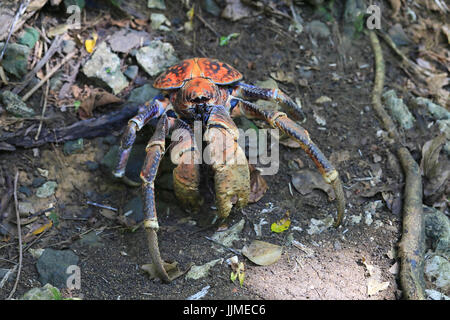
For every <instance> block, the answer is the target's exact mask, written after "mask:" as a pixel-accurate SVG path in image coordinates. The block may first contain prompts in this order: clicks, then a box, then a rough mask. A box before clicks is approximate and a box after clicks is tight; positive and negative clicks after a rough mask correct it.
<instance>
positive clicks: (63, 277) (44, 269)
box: [36, 248, 79, 289]
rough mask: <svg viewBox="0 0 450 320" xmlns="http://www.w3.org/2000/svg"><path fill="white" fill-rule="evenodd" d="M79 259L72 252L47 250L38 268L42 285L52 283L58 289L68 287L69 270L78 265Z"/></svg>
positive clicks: (37, 264)
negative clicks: (70, 267)
mask: <svg viewBox="0 0 450 320" xmlns="http://www.w3.org/2000/svg"><path fill="white" fill-rule="evenodd" d="M78 261H79V258H78V256H77V255H76V254H75V253H74V252H73V251H71V250H54V249H50V248H47V249H45V250H44V252H43V253H42V255H41V256H40V257H39V259H38V261H37V263H36V268H37V271H38V273H39V281H40V282H41V283H50V284H51V285H53V286H55V287H57V288H60V289H62V288H66V287H67V278H68V277H69V276H70V274H68V273H67V272H66V271H67V268H68V267H69V266H72V265H75V266H76V265H78Z"/></svg>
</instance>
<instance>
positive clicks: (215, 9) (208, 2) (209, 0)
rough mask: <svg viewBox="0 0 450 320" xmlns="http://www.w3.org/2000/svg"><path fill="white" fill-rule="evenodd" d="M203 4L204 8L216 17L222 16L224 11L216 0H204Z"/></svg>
mask: <svg viewBox="0 0 450 320" xmlns="http://www.w3.org/2000/svg"><path fill="white" fill-rule="evenodd" d="M201 6H202V9H203V10H205V11H206V12H208V13H209V14H212V15H213V16H215V17H218V16H220V12H221V11H222V10H221V9H220V7H219V6H218V5H217V3H216V2H215V1H214V0H202V2H201Z"/></svg>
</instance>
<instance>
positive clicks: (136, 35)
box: [108, 29, 150, 53]
mask: <svg viewBox="0 0 450 320" xmlns="http://www.w3.org/2000/svg"><path fill="white" fill-rule="evenodd" d="M146 41H150V34H149V33H147V32H145V31H135V30H127V29H120V30H119V31H117V32H115V33H114V34H113V35H112V36H111V37H110V38H109V40H108V43H109V45H110V46H111V50H112V51H114V52H123V53H127V52H130V51H131V50H133V49H135V48H138V47H140V46H142V43H145V42H146Z"/></svg>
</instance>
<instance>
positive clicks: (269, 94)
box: [232, 82, 306, 120]
mask: <svg viewBox="0 0 450 320" xmlns="http://www.w3.org/2000/svg"><path fill="white" fill-rule="evenodd" d="M232 94H233V95H236V96H238V97H239V96H240V97H242V98H243V99H250V100H254V99H262V100H268V101H273V102H276V103H278V104H280V106H281V107H282V108H283V110H284V111H286V112H287V113H288V114H289V116H291V117H292V118H294V119H295V120H304V119H306V116H305V114H304V113H303V110H302V109H301V108H300V106H298V105H297V104H296V103H295V102H294V101H293V100H292V99H291V98H290V97H289V96H288V95H287V94H285V93H284V92H283V91H281V90H280V89H267V88H260V87H257V86H253V85H249V84H246V83H244V82H239V83H238V84H237V85H236V86H235V90H234V91H233V93H232Z"/></svg>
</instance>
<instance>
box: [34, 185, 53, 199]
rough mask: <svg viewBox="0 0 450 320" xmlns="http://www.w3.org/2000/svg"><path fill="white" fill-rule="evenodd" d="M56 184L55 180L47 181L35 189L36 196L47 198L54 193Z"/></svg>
mask: <svg viewBox="0 0 450 320" xmlns="http://www.w3.org/2000/svg"><path fill="white" fill-rule="evenodd" d="M57 186H58V184H57V183H56V182H55V181H47V182H46V183H44V184H43V185H42V186H41V187H39V188H38V189H37V190H36V196H37V197H38V198H48V197H50V196H51V195H53V194H54V193H55V190H56V187H57Z"/></svg>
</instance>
